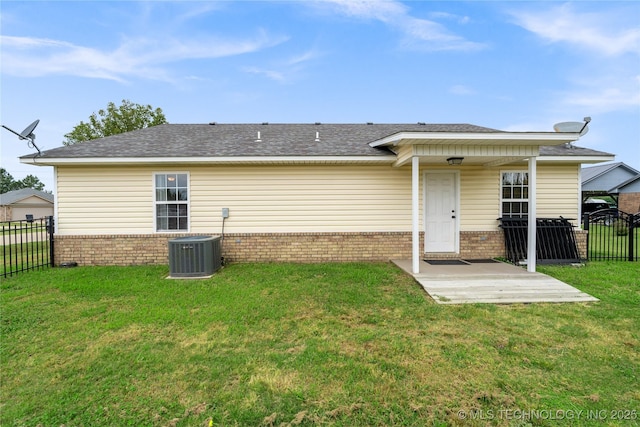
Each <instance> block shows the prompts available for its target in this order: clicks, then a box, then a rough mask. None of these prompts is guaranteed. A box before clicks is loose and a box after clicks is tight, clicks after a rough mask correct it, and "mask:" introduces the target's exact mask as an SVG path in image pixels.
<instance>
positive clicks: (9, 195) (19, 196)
mask: <svg viewBox="0 0 640 427" xmlns="http://www.w3.org/2000/svg"><path fill="white" fill-rule="evenodd" d="M31 196H36V197H40V198H41V199H43V200H46V201H47V202H51V203H53V194H50V193H45V192H44V191H39V190H34V189H33V188H22V189H20V190H13V191H7V192H6V193H3V194H0V206H7V205H12V204H14V203H16V202H19V201H20V200H24V199H26V198H28V197H31Z"/></svg>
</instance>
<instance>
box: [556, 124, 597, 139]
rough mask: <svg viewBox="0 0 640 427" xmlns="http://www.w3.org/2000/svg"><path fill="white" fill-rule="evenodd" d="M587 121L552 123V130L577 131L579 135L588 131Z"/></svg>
mask: <svg viewBox="0 0 640 427" xmlns="http://www.w3.org/2000/svg"><path fill="white" fill-rule="evenodd" d="M588 123H589V122H586V123H582V122H560V123H556V124H555V125H553V130H555V131H556V132H567V133H579V134H580V136H582V135H585V134H586V133H587V132H589V127H588V126H587V124H588Z"/></svg>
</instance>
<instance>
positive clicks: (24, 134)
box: [18, 119, 40, 140]
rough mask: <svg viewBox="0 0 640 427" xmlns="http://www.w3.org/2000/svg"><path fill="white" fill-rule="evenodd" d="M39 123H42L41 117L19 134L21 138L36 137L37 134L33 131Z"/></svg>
mask: <svg viewBox="0 0 640 427" xmlns="http://www.w3.org/2000/svg"><path fill="white" fill-rule="evenodd" d="M38 123H40V120H39V119H38V120H36V121H35V122H33V123H31V124H30V125H29V126H27V127H26V128H24V130H23V131H22V132H20V135H18V137H19V138H20V139H31V140H33V139H35V138H36V136H35V135H34V134H33V131H34V129H35V128H36V126H38Z"/></svg>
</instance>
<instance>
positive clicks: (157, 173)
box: [151, 171, 191, 233]
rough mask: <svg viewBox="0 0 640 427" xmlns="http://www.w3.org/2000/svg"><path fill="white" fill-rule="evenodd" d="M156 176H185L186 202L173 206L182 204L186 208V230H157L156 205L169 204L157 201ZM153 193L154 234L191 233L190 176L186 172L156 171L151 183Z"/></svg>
mask: <svg viewBox="0 0 640 427" xmlns="http://www.w3.org/2000/svg"><path fill="white" fill-rule="evenodd" d="M158 175H186V176H187V200H186V202H178V201H176V202H177V203H175V204H184V205H186V206H187V228H186V230H180V229H176V230H158V210H157V206H158V204H165V205H166V204H169V203H167V202H165V201H162V200H160V201H159V200H158V196H157V187H156V179H157V176H158ZM151 186H152V191H153V213H152V215H153V231H154V233H189V232H190V231H191V174H190V173H189V172H188V171H157V172H153V176H152V181H151Z"/></svg>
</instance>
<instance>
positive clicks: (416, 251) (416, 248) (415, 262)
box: [411, 157, 420, 274]
mask: <svg viewBox="0 0 640 427" xmlns="http://www.w3.org/2000/svg"><path fill="white" fill-rule="evenodd" d="M419 204H420V158H419V157H412V158H411V244H412V251H411V261H412V270H413V274H418V273H420V221H419V216H420V205H419Z"/></svg>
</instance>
